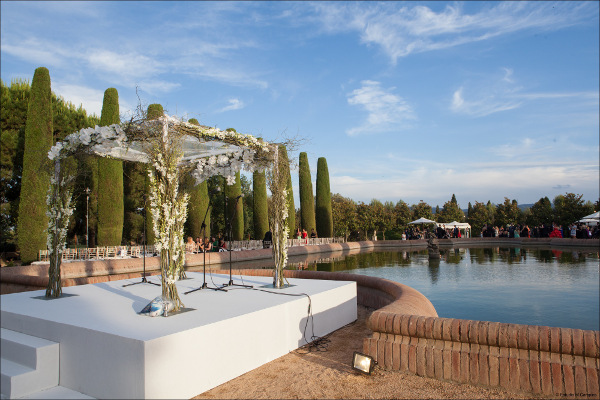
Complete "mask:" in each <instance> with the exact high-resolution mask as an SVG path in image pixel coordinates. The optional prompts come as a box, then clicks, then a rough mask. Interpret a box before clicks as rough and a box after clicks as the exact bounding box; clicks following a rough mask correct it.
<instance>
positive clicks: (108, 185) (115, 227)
mask: <svg viewBox="0 0 600 400" xmlns="http://www.w3.org/2000/svg"><path fill="white" fill-rule="evenodd" d="M119 122H121V119H120V118H119V93H118V92H117V89H115V88H108V89H106V91H105V92H104V101H103V103H102V114H101V116H100V125H101V126H108V125H112V124H118V123H119ZM124 215H125V214H124V208H123V161H121V160H114V159H110V158H106V157H99V158H98V246H118V245H120V244H121V239H122V237H123V221H124V220H123V218H124Z"/></svg>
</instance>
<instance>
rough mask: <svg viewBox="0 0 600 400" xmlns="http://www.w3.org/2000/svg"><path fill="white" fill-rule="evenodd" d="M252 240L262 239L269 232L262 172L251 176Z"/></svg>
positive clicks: (265, 184) (265, 186)
mask: <svg viewBox="0 0 600 400" xmlns="http://www.w3.org/2000/svg"><path fill="white" fill-rule="evenodd" d="M252 192H253V200H254V202H253V209H254V213H253V216H254V238H255V239H262V238H264V237H265V233H267V231H268V230H269V210H268V203H267V181H266V177H265V173H264V172H258V171H254V174H253V175H252Z"/></svg>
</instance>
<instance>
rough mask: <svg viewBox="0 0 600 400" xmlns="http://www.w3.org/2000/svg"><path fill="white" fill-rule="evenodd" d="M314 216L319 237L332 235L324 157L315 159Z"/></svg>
mask: <svg viewBox="0 0 600 400" xmlns="http://www.w3.org/2000/svg"><path fill="white" fill-rule="evenodd" d="M315 203H316V210H315V218H316V223H317V235H318V236H319V237H331V236H333V215H332V213H331V189H330V188H329V170H328V169H327V160H326V159H325V157H321V158H319V160H318V161H317V196H316V202H315Z"/></svg>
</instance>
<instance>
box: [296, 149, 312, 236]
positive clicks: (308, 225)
mask: <svg viewBox="0 0 600 400" xmlns="http://www.w3.org/2000/svg"><path fill="white" fill-rule="evenodd" d="M298 166H299V170H298V181H299V186H300V227H301V228H303V229H306V230H307V232H311V230H312V229H316V222H315V199H314V197H313V187H312V181H311V177H310V167H309V165H308V156H307V155H306V153H305V152H302V153H300V160H299V163H298Z"/></svg>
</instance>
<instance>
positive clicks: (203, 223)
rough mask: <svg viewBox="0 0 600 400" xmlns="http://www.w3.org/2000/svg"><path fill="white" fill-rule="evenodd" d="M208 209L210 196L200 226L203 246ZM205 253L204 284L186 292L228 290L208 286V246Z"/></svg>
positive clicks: (204, 250)
mask: <svg viewBox="0 0 600 400" xmlns="http://www.w3.org/2000/svg"><path fill="white" fill-rule="evenodd" d="M208 210H210V197H209V198H208V207H206V213H205V214H204V219H203V220H202V226H201V228H200V230H201V231H202V245H203V246H204V245H205V243H206V216H207V215H208ZM203 253H204V282H203V283H202V286H200V287H199V288H196V289H192V290H189V291H187V292H185V293H184V294H190V293H193V292H196V291H198V290H202V289H211V290H220V291H222V292H226V291H227V290H225V289H221V288H216V287H215V288H213V287H210V286H208V284H207V283H206V248H204V249H203Z"/></svg>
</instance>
